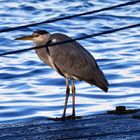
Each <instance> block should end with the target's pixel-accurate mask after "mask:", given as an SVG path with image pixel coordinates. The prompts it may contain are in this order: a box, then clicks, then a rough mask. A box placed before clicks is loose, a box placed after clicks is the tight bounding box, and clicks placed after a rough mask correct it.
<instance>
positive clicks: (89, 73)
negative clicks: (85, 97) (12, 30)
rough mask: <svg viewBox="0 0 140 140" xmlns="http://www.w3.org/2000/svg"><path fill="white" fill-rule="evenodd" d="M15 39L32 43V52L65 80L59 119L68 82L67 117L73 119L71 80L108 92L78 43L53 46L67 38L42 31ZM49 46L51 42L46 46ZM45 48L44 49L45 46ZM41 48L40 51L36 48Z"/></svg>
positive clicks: (95, 66) (92, 61)
mask: <svg viewBox="0 0 140 140" xmlns="http://www.w3.org/2000/svg"><path fill="white" fill-rule="evenodd" d="M16 40H32V41H33V42H34V44H35V50H36V53H37V55H38V56H39V57H40V59H41V60H42V61H43V62H44V63H46V64H48V65H49V66H50V67H52V68H53V69H54V70H56V71H57V72H58V73H59V74H60V75H62V76H63V77H65V79H66V98H65V107H64V111H63V115H62V118H61V119H66V118H67V117H68V116H67V117H66V109H67V103H68V98H69V94H70V88H69V81H71V91H72V104H73V106H72V115H71V116H69V118H72V119H75V118H76V115H75V93H76V89H75V86H74V80H80V81H81V80H83V81H85V82H87V83H89V84H90V85H95V86H97V87H99V88H100V89H102V90H103V91H105V92H107V91H108V87H109V84H108V81H107V80H106V78H105V76H104V74H103V72H102V71H101V70H100V68H99V66H98V64H97V63H96V60H95V59H94V57H93V56H92V55H91V54H90V53H89V52H88V51H87V50H86V49H85V48H84V47H82V46H81V45H80V44H79V43H78V42H76V41H71V42H67V43H64V44H59V43H58V44H56V43H57V42H64V41H67V40H71V38H70V37H68V36H66V35H64V34H61V33H54V34H50V33H49V32H47V31H45V30H37V31H34V32H33V34H32V35H29V36H24V37H19V38H16ZM49 43H55V45H50V46H49ZM45 45H46V46H45ZM40 46H45V47H42V48H37V47H40Z"/></svg>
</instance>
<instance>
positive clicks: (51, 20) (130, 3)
mask: <svg viewBox="0 0 140 140" xmlns="http://www.w3.org/2000/svg"><path fill="white" fill-rule="evenodd" d="M139 2H140V0H136V1H130V2H126V3H122V4H118V5H114V6H110V7H106V8H102V9H98V10H92V11H89V12H83V13H80V14H75V15H71V16H65V17H60V18H55V19H50V20H44V21H42V22H37V23H32V24H27V25H21V26H17V27H12V28H6V29H1V30H0V33H3V32H9V31H13V30H18V29H22V28H26V27H31V26H36V25H40V24H44V23H52V22H56V21H60V20H65V19H71V18H75V17H79V16H84V15H89V14H95V13H99V12H102V11H107V10H112V9H115V8H119V7H123V6H128V5H133V4H136V3H139Z"/></svg>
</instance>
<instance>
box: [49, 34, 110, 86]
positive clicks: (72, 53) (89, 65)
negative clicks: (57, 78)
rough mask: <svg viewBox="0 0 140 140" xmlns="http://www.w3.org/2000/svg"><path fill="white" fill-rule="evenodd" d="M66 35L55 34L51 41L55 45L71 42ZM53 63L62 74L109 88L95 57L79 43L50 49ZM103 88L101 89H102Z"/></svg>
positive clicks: (55, 46) (74, 42) (70, 43)
mask: <svg viewBox="0 0 140 140" xmlns="http://www.w3.org/2000/svg"><path fill="white" fill-rule="evenodd" d="M70 39H71V38H69V37H68V36H66V35H63V34H53V35H51V37H50V40H51V41H52V42H54V43H56V42H62V41H66V40H70ZM48 49H49V51H50V57H51V58H52V61H53V63H54V64H55V65H56V67H57V68H58V69H59V70H60V71H61V72H66V73H68V74H71V75H73V76H76V77H78V78H79V79H81V80H85V81H86V82H88V83H90V84H94V85H96V86H98V87H99V84H102V85H104V86H105V87H106V86H108V83H107V80H106V79H105V76H104V74H103V73H102V71H101V70H100V69H99V67H98V65H97V63H96V61H95V59H94V57H93V56H92V55H91V54H90V53H89V52H88V51H87V50H86V49H84V48H83V47H82V46H81V45H80V44H79V43H78V42H76V41H73V42H69V43H65V44H60V45H54V46H49V47H48ZM100 88H101V87H100Z"/></svg>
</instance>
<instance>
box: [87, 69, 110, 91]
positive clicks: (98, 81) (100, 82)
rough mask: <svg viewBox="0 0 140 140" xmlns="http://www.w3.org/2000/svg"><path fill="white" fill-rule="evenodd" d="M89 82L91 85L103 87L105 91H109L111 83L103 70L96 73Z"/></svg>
mask: <svg viewBox="0 0 140 140" xmlns="http://www.w3.org/2000/svg"><path fill="white" fill-rule="evenodd" d="M88 83H89V84H91V85H95V86H97V87H99V88H100V89H102V90H103V91H104V92H107V91H108V88H109V83H108V81H107V80H106V78H105V76H104V74H103V72H102V71H101V70H98V71H97V72H96V74H95V75H94V78H93V79H90V80H88Z"/></svg>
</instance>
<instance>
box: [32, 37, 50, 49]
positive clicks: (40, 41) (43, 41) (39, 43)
mask: <svg viewBox="0 0 140 140" xmlns="http://www.w3.org/2000/svg"><path fill="white" fill-rule="evenodd" d="M49 37H50V34H47V35H46V34H45V35H41V36H40V37H38V38H37V39H36V40H35V41H34V45H35V47H39V46H43V45H45V44H46V43H47V42H48V39H49Z"/></svg>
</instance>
